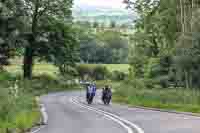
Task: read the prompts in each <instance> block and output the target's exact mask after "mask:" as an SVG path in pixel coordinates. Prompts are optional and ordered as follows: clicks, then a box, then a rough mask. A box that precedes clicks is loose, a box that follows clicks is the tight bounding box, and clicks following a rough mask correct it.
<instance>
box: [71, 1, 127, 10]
mask: <svg viewBox="0 0 200 133" xmlns="http://www.w3.org/2000/svg"><path fill="white" fill-rule="evenodd" d="M74 4H75V6H81V5H89V6H98V7H108V8H117V9H124V7H125V4H123V0H75V1H74Z"/></svg>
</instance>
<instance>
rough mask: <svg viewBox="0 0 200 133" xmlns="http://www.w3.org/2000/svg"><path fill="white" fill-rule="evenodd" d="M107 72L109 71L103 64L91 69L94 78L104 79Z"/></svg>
mask: <svg viewBox="0 0 200 133" xmlns="http://www.w3.org/2000/svg"><path fill="white" fill-rule="evenodd" d="M108 74H109V71H108V69H107V68H106V67H105V66H100V65H97V66H96V67H95V68H94V70H93V74H92V77H94V78H95V79H96V80H105V79H106V78H107V76H108Z"/></svg>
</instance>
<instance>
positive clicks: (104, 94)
mask: <svg viewBox="0 0 200 133" xmlns="http://www.w3.org/2000/svg"><path fill="white" fill-rule="evenodd" d="M106 95H108V96H109V97H110V99H111V98H112V91H111V89H110V87H109V86H108V85H106V86H105V88H103V91H102V100H103V101H104V99H105V98H106Z"/></svg>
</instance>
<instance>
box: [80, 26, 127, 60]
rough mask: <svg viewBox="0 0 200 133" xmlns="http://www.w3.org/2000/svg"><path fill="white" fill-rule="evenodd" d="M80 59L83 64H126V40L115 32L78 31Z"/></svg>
mask: <svg viewBox="0 0 200 133" xmlns="http://www.w3.org/2000/svg"><path fill="white" fill-rule="evenodd" d="M79 39H80V58H81V61H82V62H83V63H104V64H118V63H127V59H128V58H127V57H128V40H126V39H125V38H124V37H122V36H121V33H120V32H116V31H97V32H95V33H93V31H92V29H90V30H88V29H82V30H80V31H79Z"/></svg>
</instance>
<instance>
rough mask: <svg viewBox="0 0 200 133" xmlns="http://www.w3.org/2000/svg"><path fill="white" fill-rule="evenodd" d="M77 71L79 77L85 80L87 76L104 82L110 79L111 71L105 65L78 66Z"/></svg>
mask: <svg viewBox="0 0 200 133" xmlns="http://www.w3.org/2000/svg"><path fill="white" fill-rule="evenodd" d="M77 71H78V73H79V76H80V77H81V78H82V79H84V78H85V77H86V76H88V77H89V78H92V79H95V80H104V79H106V78H107V77H108V75H109V71H108V69H107V67H105V66H103V65H86V64H82V65H78V66H77Z"/></svg>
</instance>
